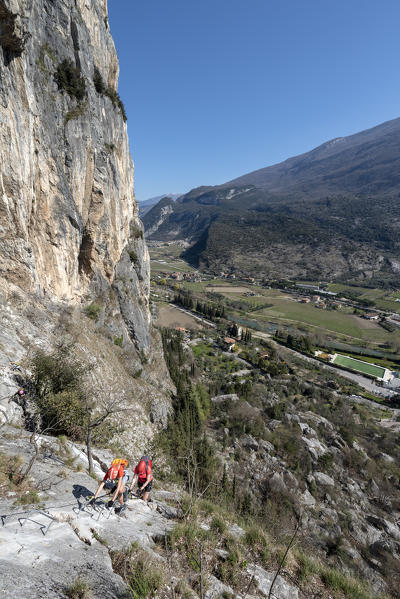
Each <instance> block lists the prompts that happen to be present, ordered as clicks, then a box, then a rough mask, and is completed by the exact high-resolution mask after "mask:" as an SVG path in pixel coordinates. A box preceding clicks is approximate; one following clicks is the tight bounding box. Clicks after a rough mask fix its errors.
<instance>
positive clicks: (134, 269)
mask: <svg viewBox="0 0 400 599" xmlns="http://www.w3.org/2000/svg"><path fill="white" fill-rule="evenodd" d="M66 60H67V61H70V62H69V65H70V66H72V68H74V69H78V70H80V72H81V76H82V77H83V80H84V82H85V83H84V87H85V91H84V93H83V94H81V96H82V97H79V94H77V95H74V93H73V92H74V90H72V93H69V91H68V90H66V89H65V87H64V88H63V87H62V86H60V84H59V83H57V80H56V73H57V69H58V68H59V67H60V65H61V64H62V63H63V61H66ZM95 69H98V72H99V73H100V75H101V78H102V81H101V85H100V88H101V90H100V92H99V91H98V90H97V91H96V88H95V85H94V82H93V77H94V73H95ZM118 70H119V69H118V60H117V56H116V51H115V47H114V43H113V40H112V38H111V35H110V32H109V27H108V18H107V2H106V0H60V1H57V2H54V1H52V0H0V164H1V171H0V257H1V260H0V276H1V278H2V279H3V281H2V284H3V285H4V284H5V285H6V286H10V285H16V286H17V287H20V288H21V289H23V290H25V291H27V292H30V293H35V294H39V295H45V296H46V297H48V298H51V299H55V300H62V301H68V302H71V301H73V302H79V301H81V300H82V298H84V297H87V294H88V293H89V294H93V293H99V292H101V291H104V290H105V289H107V288H108V287H109V286H110V285H112V284H113V283H114V281H115V274H116V268H117V265H118V263H119V261H120V259H121V256H122V253H123V250H124V249H125V248H126V247H127V244H128V242H130V243H131V245H132V246H134V247H131V250H130V251H131V255H135V258H136V260H135V262H136V263H135V264H134V263H133V262H134V261H131V266H130V270H131V276H130V278H131V279H132V283H133V286H134V288H135V295H136V297H137V298H139V297H140V298H141V300H142V302H141V303H142V306H140V305H137V306H136V309H135V318H134V320H136V324H137V327H136V328H137V329H138V332H137V331H136V332H133V331H132V334H134V336H135V341H136V342H139V344H141V345H142V346H143V347H146V346H148V343H149V336H148V332H146V330H145V329H146V328H147V329H148V326H149V313H148V306H147V294H148V255H147V250H146V247H145V245H144V243H143V236H142V228H141V223H140V221H139V219H138V215H137V214H138V213H137V205H136V202H135V198H134V193H133V164H132V160H131V157H130V154H129V146H128V137H127V127H126V123H125V122H124V118H123V114H122V112H123V107H122V108H121V106H120V105H119V101H118V96H117V95H116V90H117V82H118ZM76 72H78V71H76ZM97 87H99V85H98V86H97ZM128 263H129V260H128ZM128 266H129V265H128ZM125 270H126V268H125ZM128 320H129V319H128ZM130 320H131V321H132V318H131V319H130Z"/></svg>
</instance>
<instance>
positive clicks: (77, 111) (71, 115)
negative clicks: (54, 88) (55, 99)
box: [64, 102, 87, 125]
mask: <svg viewBox="0 0 400 599" xmlns="http://www.w3.org/2000/svg"><path fill="white" fill-rule="evenodd" d="M86 108H87V102H84V103H83V104H78V105H77V106H75V108H71V110H68V112H67V114H66V115H65V117H64V124H65V125H66V124H67V123H68V122H69V121H72V120H73V119H78V118H79V117H80V116H82V115H84V114H85V112H86Z"/></svg>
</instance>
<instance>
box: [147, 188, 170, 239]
mask: <svg viewBox="0 0 400 599" xmlns="http://www.w3.org/2000/svg"><path fill="white" fill-rule="evenodd" d="M173 210H174V200H173V199H172V198H162V200H160V201H159V202H158V203H157V204H156V205H155V206H152V207H150V209H149V211H148V212H146V214H145V215H144V216H143V217H142V222H143V226H144V230H145V235H146V237H149V236H150V235H153V234H154V233H156V232H157V231H158V229H159V228H160V226H161V225H162V223H163V222H164V220H165V219H167V218H168V216H169V215H170V214H171V213H172V212H173Z"/></svg>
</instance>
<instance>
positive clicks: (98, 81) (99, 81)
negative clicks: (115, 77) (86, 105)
mask: <svg viewBox="0 0 400 599" xmlns="http://www.w3.org/2000/svg"><path fill="white" fill-rule="evenodd" d="M93 83H94V88H95V90H96V91H97V93H98V94H101V95H104V94H105V91H106V86H105V85H104V80H103V77H102V76H101V73H100V71H99V69H98V68H97V67H94V72H93Z"/></svg>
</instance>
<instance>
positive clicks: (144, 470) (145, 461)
mask: <svg viewBox="0 0 400 599" xmlns="http://www.w3.org/2000/svg"><path fill="white" fill-rule="evenodd" d="M151 466H152V461H151V459H150V458H149V456H148V455H143V456H142V457H141V458H140V460H139V463H138V465H137V469H138V477H139V478H141V479H143V478H145V477H146V478H147V475H148V471H149V468H151Z"/></svg>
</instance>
